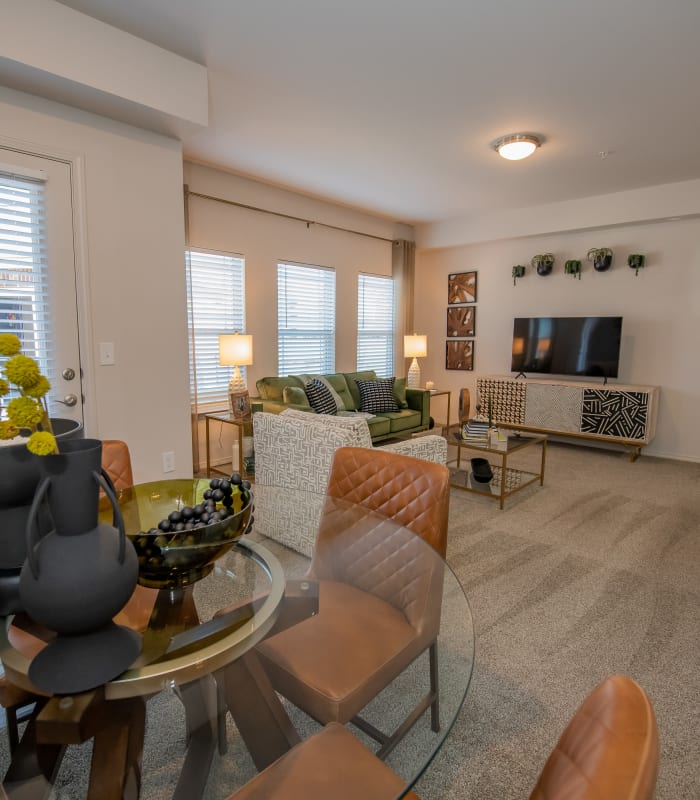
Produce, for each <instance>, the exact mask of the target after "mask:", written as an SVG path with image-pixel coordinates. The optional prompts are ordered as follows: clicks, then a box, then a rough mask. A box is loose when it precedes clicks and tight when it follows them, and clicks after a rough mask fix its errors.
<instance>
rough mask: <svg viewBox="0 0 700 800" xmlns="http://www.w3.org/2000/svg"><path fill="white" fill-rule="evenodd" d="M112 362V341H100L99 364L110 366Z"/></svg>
mask: <svg viewBox="0 0 700 800" xmlns="http://www.w3.org/2000/svg"><path fill="white" fill-rule="evenodd" d="M114 363H115V362H114V342H100V364H101V365H102V366H103V367H111V366H112V365H113V364H114Z"/></svg>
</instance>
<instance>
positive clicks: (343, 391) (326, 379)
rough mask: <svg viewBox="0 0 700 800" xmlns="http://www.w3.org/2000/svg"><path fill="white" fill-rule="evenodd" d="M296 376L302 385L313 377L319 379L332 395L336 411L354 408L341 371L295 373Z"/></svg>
mask: <svg viewBox="0 0 700 800" xmlns="http://www.w3.org/2000/svg"><path fill="white" fill-rule="evenodd" d="M296 377H297V378H299V379H300V380H301V381H302V382H303V384H304V386H306V385H307V383H308V382H309V381H312V380H314V379H316V380H317V381H321V383H322V384H323V385H324V386H325V387H326V388H327V389H328V391H329V392H330V393H331V394H332V395H333V399H334V400H335V405H336V408H337V409H338V411H345V410H346V409H347V410H350V411H352V410H353V409H354V408H355V405H354V403H353V401H352V397H351V396H350V392H348V384H347V382H346V381H345V375H343V373H342V372H339V373H337V374H336V375H297V376H296Z"/></svg>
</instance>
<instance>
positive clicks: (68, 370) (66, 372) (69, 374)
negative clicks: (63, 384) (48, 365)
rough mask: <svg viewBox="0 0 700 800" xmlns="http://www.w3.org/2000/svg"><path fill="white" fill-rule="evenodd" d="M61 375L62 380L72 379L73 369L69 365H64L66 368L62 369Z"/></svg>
mask: <svg viewBox="0 0 700 800" xmlns="http://www.w3.org/2000/svg"><path fill="white" fill-rule="evenodd" d="M61 376H62V378H63V380H66V381H72V380H73V378H75V370H74V369H72V368H71V367H66V369H64V370H63V372H62V373H61Z"/></svg>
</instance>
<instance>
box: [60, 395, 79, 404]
mask: <svg viewBox="0 0 700 800" xmlns="http://www.w3.org/2000/svg"><path fill="white" fill-rule="evenodd" d="M56 402H57V403H62V404H63V405H64V406H75V405H77V404H78V398H77V397H76V395H74V394H67V395H66V396H65V397H64V398H63V400H59V399H58V398H56Z"/></svg>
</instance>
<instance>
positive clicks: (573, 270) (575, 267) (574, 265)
mask: <svg viewBox="0 0 700 800" xmlns="http://www.w3.org/2000/svg"><path fill="white" fill-rule="evenodd" d="M564 274H565V275H573V276H574V277H575V276H576V275H578V279H579V280H581V262H580V261H577V260H576V259H571V260H570V261H567V262H566V263H565V264H564Z"/></svg>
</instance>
